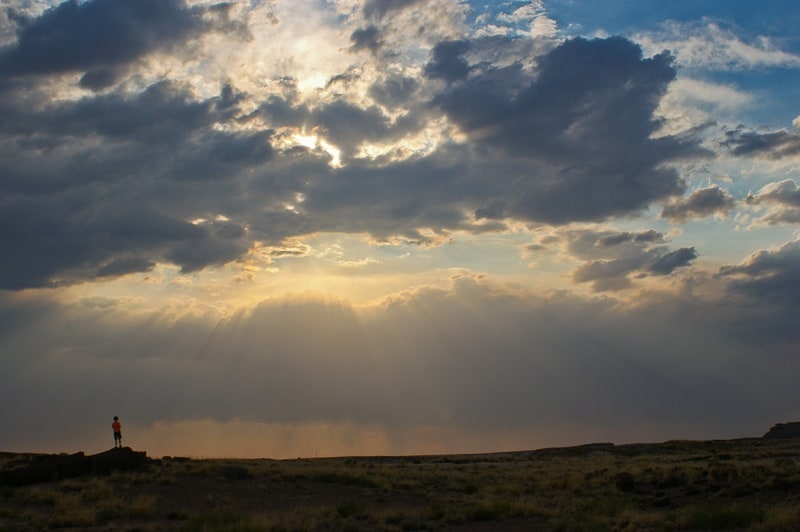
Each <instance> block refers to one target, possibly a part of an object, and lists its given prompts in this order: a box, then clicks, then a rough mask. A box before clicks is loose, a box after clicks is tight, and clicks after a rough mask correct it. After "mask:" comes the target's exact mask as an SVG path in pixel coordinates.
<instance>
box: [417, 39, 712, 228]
mask: <svg viewBox="0 0 800 532" xmlns="http://www.w3.org/2000/svg"><path fill="white" fill-rule="evenodd" d="M453 55H454V54H449V55H448V57H451V56H453ZM431 64H432V65H438V63H437V62H436V61H434V62H433V63H431ZM431 68H433V67H431ZM440 70H441V68H439V67H436V68H433V71H434V72H439V71H440ZM444 71H448V70H444ZM674 78H675V70H674V68H673V67H672V58H671V57H669V56H668V55H666V54H661V55H657V56H655V57H653V58H651V59H643V58H642V54H641V50H640V49H639V47H638V46H636V45H635V44H633V43H631V42H630V41H627V40H625V39H623V38H618V37H614V38H609V39H605V40H600V39H596V40H592V41H587V40H584V39H574V40H571V41H567V42H565V43H564V44H562V45H560V46H559V47H557V48H555V49H554V50H553V51H551V52H550V53H548V54H546V55H544V56H543V57H542V58H541V60H540V63H539V67H538V70H537V72H536V73H535V75H529V74H526V73H525V71H524V70H523V69H522V68H521V67H520V66H519V65H511V66H509V67H505V68H494V67H491V66H490V67H484V68H481V69H479V70H478V71H476V72H475V73H473V74H472V75H470V76H469V77H468V78H466V79H465V80H463V81H461V82H458V83H453V84H452V85H451V86H450V88H448V89H447V90H446V91H445V92H444V93H443V94H441V95H439V96H438V97H437V98H436V99H435V103H436V104H437V105H438V106H439V107H440V108H441V109H442V110H443V111H444V112H445V113H446V115H447V116H448V118H449V119H450V120H451V121H452V122H454V123H455V124H456V125H457V126H458V127H459V128H460V129H461V130H462V131H464V132H465V133H467V134H468V135H469V136H470V137H471V138H472V141H473V142H474V143H475V144H476V145H479V146H485V147H487V148H490V149H491V150H493V151H495V152H496V153H497V154H498V155H497V156H498V157H500V156H505V157H508V158H510V159H512V160H516V161H528V164H529V167H528V169H527V170H524V169H523V170H522V172H523V173H522V174H520V173H516V172H515V173H513V174H512V175H509V176H504V177H499V179H504V178H505V180H506V185H507V190H508V194H507V195H506V197H504V198H496V199H494V200H492V201H493V204H494V205H495V206H494V207H493V208H492V209H490V210H486V209H484V210H480V211H479V212H481V213H482V214H484V215H487V213H488V212H491V213H492V216H499V215H501V214H502V215H505V216H512V217H520V218H524V219H530V220H537V221H545V222H550V223H564V222H568V221H574V220H599V219H603V218H605V217H608V216H612V215H615V214H623V213H629V212H632V211H636V210H638V209H642V208H644V207H645V206H647V205H648V204H649V203H651V202H653V201H656V200H659V199H665V198H668V197H670V196H674V195H676V194H679V193H681V192H682V190H683V188H684V184H683V182H682V180H681V179H680V178H679V176H678V173H677V171H676V170H674V169H673V168H670V167H669V166H667V165H665V163H668V162H669V161H672V160H676V159H679V158H682V157H691V156H697V155H702V154H704V152H703V150H701V149H700V148H699V146H698V144H697V142H696V141H694V140H693V139H690V138H689V139H683V138H678V137H670V136H666V137H660V138H653V134H654V133H655V132H656V130H657V129H658V128H659V122H658V120H656V118H655V117H654V111H655V109H656V107H657V106H658V104H659V101H660V99H661V96H662V95H663V94H664V91H665V90H666V88H667V85H668V84H669V83H670V82H671V81H672V80H673V79H674Z"/></svg>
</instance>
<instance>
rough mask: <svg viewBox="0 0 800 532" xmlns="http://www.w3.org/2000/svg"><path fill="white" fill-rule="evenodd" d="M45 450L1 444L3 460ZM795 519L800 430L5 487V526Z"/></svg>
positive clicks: (218, 466)
mask: <svg viewBox="0 0 800 532" xmlns="http://www.w3.org/2000/svg"><path fill="white" fill-rule="evenodd" d="M37 459H41V455H33V454H17V453H0V470H9V469H13V468H15V467H22V466H24V465H25V464H27V463H30V462H34V461H36V460H37ZM47 529H66V530H70V529H72V530H127V531H149V530H189V531H193V530H197V531H212V530H231V531H233V530H236V531H239V530H241V531H260V530H266V531H294V530H298V531H301V530H323V531H324V530H331V531H334V530H335V531H339V530H341V531H356V530H386V531H401V530H445V531H481V530H484V531H500V530H512V531H513V530H533V531H536V530H554V531H559V530H563V531H568V530H576V531H577V530H787V531H788V530H800V439H785V440H767V439H760V438H752V439H739V440H718V441H670V442H664V443H655V444H630V445H612V444H589V445H583V446H577V447H567V448H553V449H541V450H536V451H520V452H509V453H494V454H479V455H444V456H397V457H349V458H344V457H343V458H315V459H296V460H271V459H258V460H253V459H189V458H176V457H163V458H160V459H152V458H150V459H148V460H147V462H146V463H145V465H144V466H143V467H140V468H138V469H136V470H132V471H115V472H111V473H110V474H103V475H97V474H90V475H84V476H80V477H76V478H66V479H61V480H58V479H53V480H50V481H47V482H42V483H37V484H33V485H29V486H16V487H15V486H1V487H0V530H3V531H6V530H7V531H12V530H13V531H18V530H47Z"/></svg>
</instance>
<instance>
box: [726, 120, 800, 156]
mask: <svg viewBox="0 0 800 532" xmlns="http://www.w3.org/2000/svg"><path fill="white" fill-rule="evenodd" d="M723 144H724V146H726V147H727V148H729V149H730V150H731V152H732V153H733V154H734V155H738V156H741V157H762V156H763V157H766V158H768V159H782V158H784V157H794V156H796V155H797V154H800V135H798V134H796V133H791V132H789V131H787V130H785V129H779V130H777V131H771V132H763V133H762V132H758V131H752V130H745V129H743V128H741V127H740V128H737V129H734V130H732V131H727V132H725V141H724V142H723Z"/></svg>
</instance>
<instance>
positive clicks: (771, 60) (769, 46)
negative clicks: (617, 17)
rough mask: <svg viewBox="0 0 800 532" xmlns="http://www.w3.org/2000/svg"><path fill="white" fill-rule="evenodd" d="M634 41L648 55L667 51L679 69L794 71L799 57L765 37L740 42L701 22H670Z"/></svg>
mask: <svg viewBox="0 0 800 532" xmlns="http://www.w3.org/2000/svg"><path fill="white" fill-rule="evenodd" d="M634 40H635V41H636V42H638V43H640V44H641V45H642V47H643V48H644V49H645V50H647V51H648V52H650V53H658V52H659V51H661V50H664V49H668V50H670V51H671V52H672V53H673V54H674V55H675V58H676V61H677V62H678V64H679V65H681V66H682V67H688V68H699V67H704V68H712V69H717V70H743V69H751V68H759V67H786V68H796V67H797V66H798V65H800V56H798V55H797V54H793V53H791V52H787V51H784V50H781V49H780V48H779V47H777V46H776V45H775V44H774V43H773V42H772V40H771V39H770V38H769V37H766V36H756V37H755V38H753V39H752V40H751V41H749V42H748V41H745V40H743V39H742V38H741V37H740V36H739V35H737V34H736V33H735V32H734V31H733V30H732V29H729V28H725V27H724V26H723V25H722V24H721V23H720V22H718V21H714V20H709V19H704V20H700V21H692V22H683V23H682V22H675V21H670V22H667V23H664V24H662V27H661V31H656V32H651V33H640V34H638V35H636V36H634Z"/></svg>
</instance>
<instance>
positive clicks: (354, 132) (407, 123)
mask: <svg viewBox="0 0 800 532" xmlns="http://www.w3.org/2000/svg"><path fill="white" fill-rule="evenodd" d="M392 89H394V90H395V91H401V93H402V91H403V90H408V89H407V88H406V89H403V88H402V87H399V88H390V89H389V90H392ZM392 95H393V93H391V92H390V93H388V94H386V96H387V97H391V96H392ZM384 103H388V102H387V101H386V100H384ZM396 103H397V105H398V106H401V105H402V102H396ZM405 111H406V112H405V113H404V114H401V115H399V116H397V117H395V118H391V117H390V116H389V115H387V114H386V113H385V112H384V111H383V109H381V108H380V107H378V106H377V105H371V106H369V107H362V106H359V105H355V104H353V103H350V102H347V101H345V100H341V99H337V100H334V101H332V102H330V103H327V104H324V105H320V106H318V107H315V108H313V109H309V108H308V107H307V106H306V105H303V104H301V105H298V106H294V105H292V103H291V102H290V101H288V100H286V99H284V98H280V97H276V96H273V97H271V98H269V99H268V100H267V101H266V102H264V103H262V104H261V106H260V107H259V111H258V112H259V114H260V116H262V117H263V118H264V119H265V120H266V121H267V123H268V124H269V125H270V126H273V127H283V126H293V127H297V128H305V129H307V130H313V131H314V132H315V133H317V134H318V135H320V136H321V137H323V138H324V139H325V140H327V141H328V142H329V143H331V144H332V145H334V146H336V147H337V148H339V149H340V150H341V151H342V152H343V153H342V155H343V157H345V158H347V157H350V156H352V155H353V154H354V153H355V152H356V151H357V150H358V148H359V146H360V145H362V144H363V143H365V142H369V143H375V144H381V143H385V142H389V141H396V140H400V139H402V138H403V137H405V136H407V135H409V134H412V133H415V132H417V131H419V130H420V129H422V128H423V127H424V126H425V124H424V122H423V119H424V117H425V116H424V113H423V112H422V111H421V110H419V109H414V108H410V109H409V108H407V109H405Z"/></svg>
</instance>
